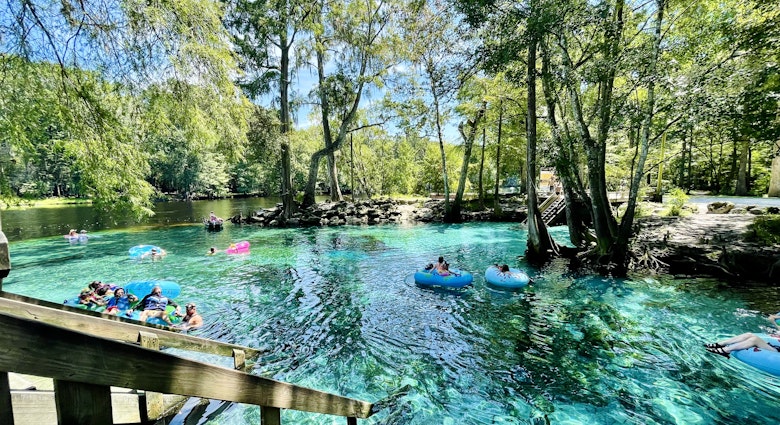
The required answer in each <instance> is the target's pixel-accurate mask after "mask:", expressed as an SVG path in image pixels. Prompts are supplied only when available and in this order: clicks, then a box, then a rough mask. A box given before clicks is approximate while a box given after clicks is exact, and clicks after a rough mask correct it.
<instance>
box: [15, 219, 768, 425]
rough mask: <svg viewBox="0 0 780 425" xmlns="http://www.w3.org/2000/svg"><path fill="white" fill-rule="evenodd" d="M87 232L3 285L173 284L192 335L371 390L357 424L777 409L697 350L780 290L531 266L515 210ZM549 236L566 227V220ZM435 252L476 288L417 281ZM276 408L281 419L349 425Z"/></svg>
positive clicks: (29, 244) (762, 392)
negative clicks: (150, 251)
mask: <svg viewBox="0 0 780 425" xmlns="http://www.w3.org/2000/svg"><path fill="white" fill-rule="evenodd" d="M220 214H224V212H220ZM93 233H94V234H93V238H91V239H90V240H89V241H88V242H87V243H86V244H73V245H71V244H69V243H67V242H65V241H63V239H62V238H61V237H59V236H53V237H49V238H40V239H35V240H27V241H20V242H14V243H12V244H11V253H12V256H13V265H14V269H13V270H12V272H11V275H10V276H9V277H8V278H7V279H6V280H5V281H4V283H3V289H4V290H7V291H10V292H15V293H20V294H24V295H28V296H34V297H38V298H43V299H46V300H50V301H57V302H61V301H62V300H64V299H65V298H68V297H71V296H73V295H74V294H75V293H77V292H78V290H79V288H81V287H82V286H84V285H86V283H87V282H89V281H91V280H93V279H101V280H104V281H113V282H118V283H123V282H128V281H131V280H141V279H153V278H157V279H166V280H174V281H177V282H179V283H180V284H181V285H182V295H181V300H180V301H182V302H186V301H194V302H196V303H198V305H199V310H200V311H201V312H202V313H203V315H204V316H205V318H206V326H205V327H204V329H202V330H200V331H198V333H197V334H198V335H200V336H205V337H209V338H215V339H219V340H222V341H226V342H231V343H237V344H242V345H247V346H251V347H258V348H263V349H266V350H268V351H267V353H266V354H265V355H264V356H262V357H261V358H260V359H258V362H257V363H256V365H255V367H254V370H253V373H256V374H258V375H262V376H266V377H270V378H273V379H278V380H283V381H287V382H291V383H296V384H299V385H303V386H307V387H311V388H315V389H319V390H323V391H328V392H333V393H337V394H341V395H344V396H348V397H353V398H358V399H363V400H368V401H372V402H378V404H379V406H381V407H382V408H381V409H380V411H379V412H378V413H377V414H376V415H375V416H373V417H372V418H371V419H369V420H367V421H361V423H363V422H365V423H372V424H496V423H499V424H521V423H536V422H534V418H542V417H545V416H546V417H547V418H548V420H549V421H550V422H551V423H553V424H561V423H562V424H579V423H592V424H615V423H621V424H648V423H675V424H691V423H699V424H710V423H715V424H719V423H722V424H726V423H729V424H730V423H733V422H734V420H735V419H736V420H741V421H749V422H753V423H768V422H770V421H776V420H778V419H780V411H778V409H777V408H776V400H777V398H778V396H780V384H779V383H778V378H774V377H771V376H767V375H764V374H762V373H761V372H758V371H756V370H754V369H751V368H750V367H749V366H746V365H744V364H742V363H740V362H738V361H737V360H735V359H731V360H725V359H723V358H722V357H719V356H714V355H711V354H708V353H706V352H705V351H704V349H703V347H702V346H701V344H702V343H703V342H706V341H711V340H714V339H717V338H719V337H723V336H725V335H731V334H734V333H738V332H743V331H746V330H754V331H758V330H759V326H761V325H765V324H766V322H765V321H764V319H763V318H762V316H761V314H760V313H759V312H758V310H763V307H765V306H766V304H767V301H766V300H767V299H771V300H777V299H778V297H779V296H780V294H778V293H777V290H775V289H767V288H758V289H756V288H750V289H735V290H731V289H727V288H724V287H721V285H719V284H718V282H714V281H710V280H672V279H667V278H645V277H635V278H633V279H627V280H621V279H609V278H602V277H594V276H585V275H577V274H573V273H572V272H571V271H570V269H569V268H568V267H567V265H566V263H565V262H563V261H555V262H553V263H551V264H550V265H548V266H547V267H545V268H543V269H532V268H529V267H528V265H527V264H525V263H524V262H523V261H522V259H518V256H520V255H522V253H523V250H524V247H525V233H524V231H522V230H518V229H517V226H516V225H510V224H496V223H489V224H485V223H482V224H463V225H419V226H374V227H349V226H347V227H340V228H308V229H268V228H257V227H252V226H243V227H240V226H228V227H227V228H226V229H225V230H224V231H222V232H219V233H208V232H206V231H204V229H203V228H202V226H199V225H195V224H193V225H191V226H164V227H155V228H148V227H147V228H134V229H123V230H105V231H98V232H93ZM553 234H554V235H555V237H556V238H559V239H563V237H564V234H565V230H564V229H561V228H556V229H553ZM239 240H248V241H250V242H251V246H252V248H251V249H252V251H251V254H249V255H236V256H230V255H225V254H219V255H216V256H212V257H207V256H205V255H204V254H205V253H206V251H207V250H208V248H209V247H211V246H215V247H217V248H218V249H220V250H224V249H225V248H226V247H227V246H228V244H229V243H230V242H231V241H239ZM138 244H154V245H159V246H161V247H163V248H165V249H166V250H167V251H168V253H169V254H168V256H167V257H166V258H165V259H163V260H162V261H158V262H151V261H140V262H139V261H133V260H131V259H130V258H129V256H128V255H127V250H128V249H129V248H130V247H132V246H134V245H138ZM439 255H443V256H444V257H445V258H446V259H448V261H449V262H450V263H451V264H452V265H453V266H455V267H458V268H462V269H465V270H469V271H472V272H473V273H474V276H475V282H474V285H473V287H470V288H467V289H465V290H459V291H445V290H431V289H428V288H423V287H418V286H417V285H415V284H414V282H413V280H412V279H410V275H411V274H412V273H413V272H414V271H415V270H416V269H417V268H418V267H421V266H422V265H424V264H426V263H428V262H431V261H433V260H434V258H435V257H438V256H439ZM494 262H506V263H508V264H510V265H512V266H516V267H520V268H525V269H527V270H528V271H529V274H530V275H531V276H532V277H533V278H534V281H535V282H536V283H535V284H534V285H533V286H531V287H528V288H527V289H525V290H524V291H520V292H514V293H513V292H504V291H498V290H495V289H492V288H491V287H489V286H487V285H486V284H485V282H484V278H483V273H484V270H485V268H486V266H487V265H488V264H492V263H494ZM775 308H777V307H775ZM766 312H767V311H764V313H766ZM186 355H187V356H190V357H194V358H206V357H207V356H201V355H198V354H193V353H187V354H186ZM209 361H211V358H209ZM216 361H223V362H226V361H225V360H224V359H222V360H216ZM193 409H195V411H193V412H192V413H191V414H192V415H195V414H196V413H197V414H198V415H202V418H203V419H201V420H202V422H200V423H210V424H256V423H259V421H260V419H259V410H258V409H257V408H254V407H249V406H239V405H229V406H226V405H222V404H220V403H212V404H210V405H208V406H205V407H203V406H201V407H198V408H194V407H193ZM282 416H283V417H282V421H283V422H284V423H296V424H300V423H303V424H330V423H342V422H343V419H339V418H333V417H330V416H325V415H314V414H308V413H296V412H291V411H284V412H283V413H282ZM184 421H185V420H184V418H183V416H182V417H179V418H176V419H175V420H174V423H184ZM193 423H194V422H193Z"/></svg>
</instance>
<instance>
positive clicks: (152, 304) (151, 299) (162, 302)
mask: <svg viewBox="0 0 780 425" xmlns="http://www.w3.org/2000/svg"><path fill="white" fill-rule="evenodd" d="M167 306H168V298H166V297H164V296H159V297H158V296H157V295H149V296H148V297H147V298H146V302H145V303H144V306H143V307H144V310H162V311H165V307H167Z"/></svg>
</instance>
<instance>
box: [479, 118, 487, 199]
mask: <svg viewBox="0 0 780 425" xmlns="http://www.w3.org/2000/svg"><path fill="white" fill-rule="evenodd" d="M486 132H487V129H485V128H484V127H482V153H481V154H480V159H479V179H478V184H477V186H478V188H477V192H478V194H479V209H480V210H484V209H485V189H484V187H483V186H482V178H483V175H484V172H485V133H486Z"/></svg>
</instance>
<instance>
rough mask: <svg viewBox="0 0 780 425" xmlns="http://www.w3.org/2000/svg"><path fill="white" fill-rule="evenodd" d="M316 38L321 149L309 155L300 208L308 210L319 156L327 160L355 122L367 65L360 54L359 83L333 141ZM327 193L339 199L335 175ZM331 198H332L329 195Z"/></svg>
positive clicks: (320, 43) (320, 49)
mask: <svg viewBox="0 0 780 425" xmlns="http://www.w3.org/2000/svg"><path fill="white" fill-rule="evenodd" d="M315 38H317V39H316V45H317V46H318V47H317V49H316V50H317V78H318V82H319V90H318V95H319V97H320V102H321V111H322V131H323V136H324V138H325V147H324V148H323V149H321V150H319V151H317V152H315V153H314V154H312V156H311V162H310V164H309V176H308V179H307V181H306V191H305V193H304V194H303V206H304V207H310V206H312V205H314V203H315V190H316V187H317V174H318V171H319V163H320V160H321V159H322V158H323V157H328V158H330V157H331V156H332V155H333V153H334V152H336V151H337V150H338V149H339V148H341V145H342V144H343V143H344V141H345V140H346V138H347V134H348V129H349V126H350V125H351V124H352V122H353V121H354V119H355V114H356V113H357V109H358V106H359V105H360V99H361V97H362V95H363V87H364V86H365V78H364V77H365V74H366V69H367V66H368V58H367V56H366V55H361V58H362V59H361V62H360V70H359V71H358V75H357V80H358V81H359V83H358V84H357V87H356V88H355V93H354V96H355V97H354V98H353V99H352V105H351V106H350V108H349V110H348V111H346V113H345V114H344V115H343V118H342V120H341V124H340V125H339V130H338V133H337V134H336V137H335V139H334V138H333V134H332V133H331V128H330V122H329V119H328V118H329V117H330V112H331V111H330V102H329V101H328V98H327V93H326V91H325V85H324V83H325V53H324V48H325V47H324V42H323V40H321V39H319V36H315ZM335 171H336V169H335V161H334V163H333V166H329V167H328V172H329V173H335ZM330 178H331V194H332V193H333V192H334V191H336V192H337V194H338V195H337V200H341V199H342V196H341V190H340V189H339V187H338V176H331V177H330ZM331 196H333V195H331Z"/></svg>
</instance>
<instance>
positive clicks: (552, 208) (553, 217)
mask: <svg viewBox="0 0 780 425" xmlns="http://www.w3.org/2000/svg"><path fill="white" fill-rule="evenodd" d="M565 210H566V198H565V197H563V196H561V195H557V194H552V195H550V197H548V198H547V199H545V200H544V202H542V203H541V204H540V205H539V211H540V212H541V214H542V221H544V224H545V226H549V225H551V224H553V223H555V222H556V221H557V220H558V219H559V218H560V217H561V214H563V213H564V211H565ZM526 223H528V219H527V218H526V219H525V220H523V224H526Z"/></svg>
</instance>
